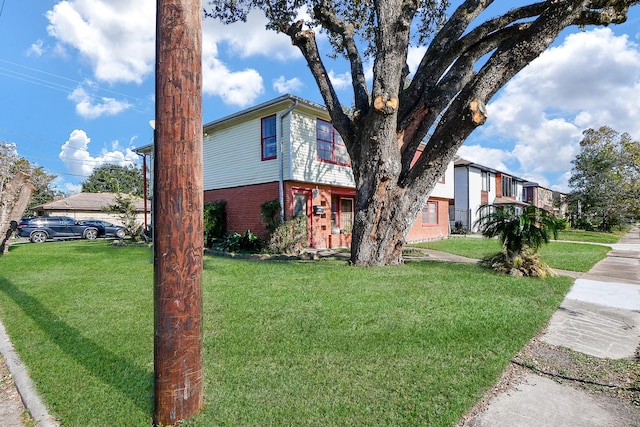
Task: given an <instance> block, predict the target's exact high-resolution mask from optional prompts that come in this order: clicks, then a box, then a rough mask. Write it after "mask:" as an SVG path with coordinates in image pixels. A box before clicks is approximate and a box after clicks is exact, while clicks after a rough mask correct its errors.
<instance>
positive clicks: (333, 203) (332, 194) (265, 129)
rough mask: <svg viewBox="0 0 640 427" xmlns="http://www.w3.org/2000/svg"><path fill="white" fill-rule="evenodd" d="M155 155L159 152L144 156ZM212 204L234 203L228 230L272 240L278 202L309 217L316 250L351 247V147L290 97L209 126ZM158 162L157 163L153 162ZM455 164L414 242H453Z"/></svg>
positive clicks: (313, 107)
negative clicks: (271, 216)
mask: <svg viewBox="0 0 640 427" xmlns="http://www.w3.org/2000/svg"><path fill="white" fill-rule="evenodd" d="M137 151H138V152H139V153H141V154H145V155H150V154H151V153H152V147H150V146H147V147H142V148H140V149H138V150H137ZM203 162H204V201H205V203H207V202H214V201H218V200H224V201H226V209H227V229H228V231H229V232H233V231H237V232H239V233H243V232H245V231H247V230H251V231H253V232H254V233H256V234H257V235H259V236H261V237H264V236H265V234H266V228H265V222H264V220H263V219H262V217H261V208H260V206H261V205H262V204H263V203H264V202H266V201H271V200H275V199H278V200H280V202H281V206H282V212H281V215H282V216H283V217H284V218H285V219H286V218H291V217H293V216H295V215H297V214H306V215H307V217H308V226H309V230H310V233H309V242H308V243H309V246H310V247H313V248H329V247H341V246H348V245H350V243H351V229H352V226H353V218H354V211H355V184H354V178H353V173H352V170H351V167H350V159H349V155H348V153H347V150H346V147H345V145H344V143H343V141H342V139H341V137H340V135H339V134H338V132H336V131H335V130H334V128H333V126H332V125H331V122H330V118H329V114H328V112H327V110H326V109H325V108H324V107H323V106H321V105H319V104H316V103H313V102H310V101H307V100H304V99H301V98H298V97H294V96H291V95H284V96H281V97H279V98H276V99H274V100H271V101H268V102H266V103H263V104H260V105H257V106H255V107H252V108H249V109H246V110H244V111H241V112H239V113H236V114H233V115H231V116H227V117H224V118H222V119H219V120H216V121H213V122H211V123H208V124H206V125H204V146H203ZM150 163H153V162H150ZM452 199H453V165H451V166H450V167H449V169H447V172H446V174H445V176H444V177H443V180H442V181H441V182H440V183H438V184H437V185H436V188H435V189H434V191H433V192H432V195H431V198H430V199H429V201H428V202H427V203H426V205H425V207H424V209H423V211H422V214H421V215H419V217H418V218H417V220H416V222H415V223H414V225H413V227H412V228H411V230H410V231H409V233H408V236H407V240H408V241H420V240H429V239H435V238H439V237H445V236H448V235H449V212H448V211H449V204H450V201H451V200H452Z"/></svg>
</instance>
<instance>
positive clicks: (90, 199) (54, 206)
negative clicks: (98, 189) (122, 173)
mask: <svg viewBox="0 0 640 427" xmlns="http://www.w3.org/2000/svg"><path fill="white" fill-rule="evenodd" d="M116 196H117V194H115V193H80V194H76V195H74V196H71V197H67V198H64V199H59V200H55V201H53V202H49V203H45V204H43V205H40V206H36V207H35V208H33V209H34V210H43V211H57V210H58V211H68V210H77V211H96V212H99V211H101V210H102V208H103V207H107V206H110V205H115V204H116ZM134 204H135V207H136V210H137V211H140V212H143V211H144V200H143V199H142V198H140V197H134Z"/></svg>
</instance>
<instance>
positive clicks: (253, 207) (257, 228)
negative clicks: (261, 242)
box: [204, 182, 278, 238]
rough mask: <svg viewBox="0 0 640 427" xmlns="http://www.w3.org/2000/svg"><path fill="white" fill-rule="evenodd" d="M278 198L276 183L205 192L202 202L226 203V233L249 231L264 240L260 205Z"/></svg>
mask: <svg viewBox="0 0 640 427" xmlns="http://www.w3.org/2000/svg"><path fill="white" fill-rule="evenodd" d="M277 198H278V183H277V182H271V183H268V184H258V185H249V186H244V187H235V188H225V189H222V190H207V191H205V192H204V202H205V203H209V202H215V201H218V200H224V201H226V202H227V231H228V232H229V233H232V232H234V231H237V232H238V233H244V232H245V231H247V230H251V231H252V232H253V233H254V234H255V235H257V236H259V237H261V238H264V237H265V233H266V226H265V223H264V220H263V219H262V217H261V216H260V205H261V204H263V203H264V202H266V201H268V200H274V199H277Z"/></svg>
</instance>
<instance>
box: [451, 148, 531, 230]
mask: <svg viewBox="0 0 640 427" xmlns="http://www.w3.org/2000/svg"><path fill="white" fill-rule="evenodd" d="M454 168H455V191H454V194H455V197H454V206H453V208H452V211H451V212H450V216H451V218H452V221H453V222H454V227H455V228H462V229H464V230H470V231H477V227H476V226H475V223H476V221H477V220H478V218H479V217H480V212H479V209H480V207H481V206H484V205H497V206H504V205H517V206H525V205H526V204H527V203H525V202H524V201H523V200H522V196H523V189H524V184H525V183H526V182H527V181H526V180H524V179H522V178H518V177H516V176H513V175H510V174H507V173H505V172H501V171H498V170H495V169H492V168H489V167H486V166H482V165H479V164H477V163H473V162H471V161H469V160H465V159H461V158H458V159H457V160H456V161H455V163H454Z"/></svg>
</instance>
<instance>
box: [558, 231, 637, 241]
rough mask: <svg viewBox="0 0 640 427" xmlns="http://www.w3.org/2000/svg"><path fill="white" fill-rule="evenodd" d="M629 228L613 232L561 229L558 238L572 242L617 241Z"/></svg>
mask: <svg viewBox="0 0 640 427" xmlns="http://www.w3.org/2000/svg"><path fill="white" fill-rule="evenodd" d="M627 231H628V230H621V231H616V232H612V233H603V232H600V231H585V230H575V229H569V230H561V231H559V232H558V240H569V241H572V242H591V243H605V244H606V243H616V242H617V241H618V240H620V237H622V236H623V235H624V234H625V233H626V232H627Z"/></svg>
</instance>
